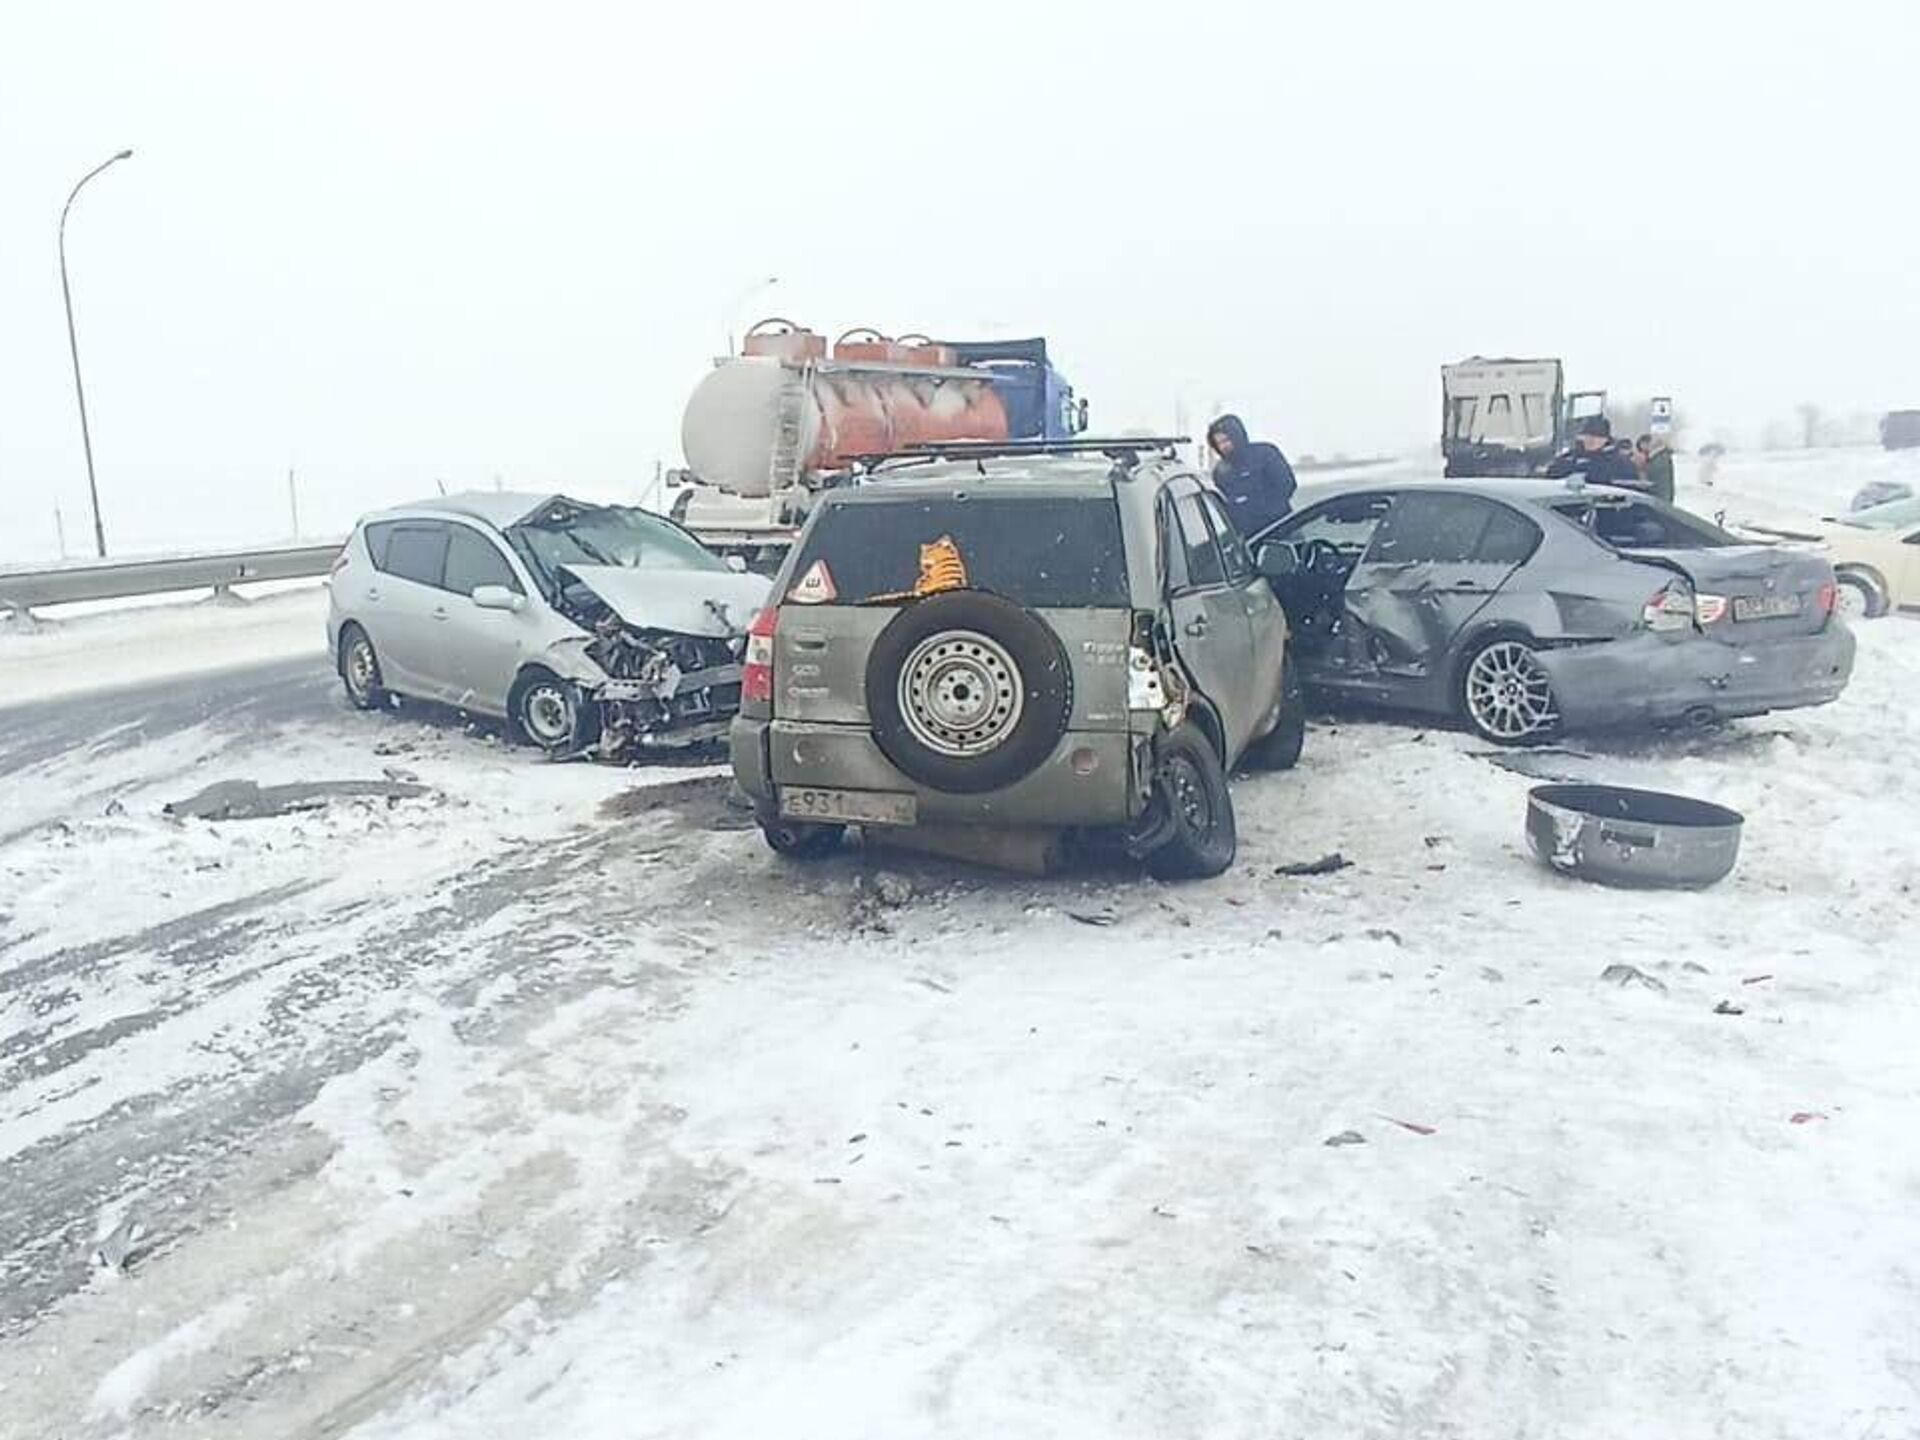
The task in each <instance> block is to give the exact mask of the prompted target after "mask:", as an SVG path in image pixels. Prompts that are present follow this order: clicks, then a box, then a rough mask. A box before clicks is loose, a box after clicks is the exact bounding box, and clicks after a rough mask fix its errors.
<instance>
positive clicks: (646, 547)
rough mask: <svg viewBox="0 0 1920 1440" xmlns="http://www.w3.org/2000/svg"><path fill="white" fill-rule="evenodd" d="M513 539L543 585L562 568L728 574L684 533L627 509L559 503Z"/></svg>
mask: <svg viewBox="0 0 1920 1440" xmlns="http://www.w3.org/2000/svg"><path fill="white" fill-rule="evenodd" d="M507 539H508V540H509V541H511V542H512V544H513V548H514V549H515V550H516V551H518V552H519V554H520V558H521V559H523V560H525V561H526V562H527V564H528V565H529V566H530V567H532V569H533V572H534V573H535V574H536V575H538V576H539V577H540V578H541V581H542V583H544V584H548V585H551V583H552V579H553V573H554V571H555V569H556V568H558V567H559V566H562V565H619V566H624V567H626V568H628V569H634V570H638V569H648V568H654V569H666V570H724V569H726V568H727V567H726V562H724V561H723V560H721V559H720V557H719V556H717V555H715V554H714V553H713V552H712V551H710V550H708V549H707V548H706V547H705V546H704V545H702V544H701V543H700V542H699V541H698V540H696V539H694V538H693V537H692V536H691V535H689V534H687V533H686V532H685V531H684V530H681V529H679V528H678V527H676V526H673V525H670V524H668V523H667V522H666V521H664V520H662V519H660V518H659V517H658V516H656V515H649V514H648V513H647V512H646V511H644V510H635V509H632V508H631V507H628V506H625V505H579V504H575V503H574V502H573V501H571V500H557V501H555V502H554V503H553V504H551V505H549V506H547V507H546V508H545V509H544V510H542V511H541V512H540V513H539V514H537V515H535V516H532V517H530V518H529V519H526V520H522V521H521V522H520V523H519V524H518V525H515V526H513V527H512V528H511V529H510V530H508V531H507Z"/></svg>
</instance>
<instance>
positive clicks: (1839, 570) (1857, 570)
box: [1833, 560, 1893, 619]
mask: <svg viewBox="0 0 1920 1440" xmlns="http://www.w3.org/2000/svg"><path fill="white" fill-rule="evenodd" d="M1849 577H1851V578H1853V579H1856V580H1864V581H1865V582H1866V583H1867V584H1868V585H1869V586H1870V587H1871V588H1872V589H1873V591H1874V593H1875V594H1876V596H1877V597H1878V605H1879V608H1878V609H1874V610H1869V611H1868V612H1867V615H1868V618H1869V619H1874V618H1877V617H1879V616H1881V615H1884V614H1886V613H1887V611H1888V609H1890V608H1891V606H1892V602H1893V595H1892V592H1891V591H1890V590H1889V589H1888V588H1887V577H1886V576H1885V575H1883V574H1881V573H1880V570H1879V567H1878V566H1875V565H1871V564H1869V563H1867V562H1866V561H1864V560H1843V561H1841V562H1840V563H1839V564H1838V565H1835V566H1834V567H1833V578H1834V580H1835V582H1836V583H1837V582H1838V581H1841V580H1844V579H1847V578H1849Z"/></svg>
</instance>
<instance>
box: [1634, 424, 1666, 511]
mask: <svg viewBox="0 0 1920 1440" xmlns="http://www.w3.org/2000/svg"><path fill="white" fill-rule="evenodd" d="M1638 448H1639V450H1640V453H1641V455H1643V456H1644V457H1645V458H1644V459H1643V460H1642V461H1641V462H1640V467H1639V468H1640V483H1641V485H1642V486H1643V487H1644V488H1645V489H1646V492H1647V493H1648V494H1649V495H1651V496H1653V498H1654V499H1656V500H1662V501H1665V502H1666V503H1667V504H1669V505H1671V504H1673V451H1672V450H1671V449H1669V448H1668V446H1667V439H1666V436H1664V435H1642V436H1641V437H1640V441H1639V447H1638Z"/></svg>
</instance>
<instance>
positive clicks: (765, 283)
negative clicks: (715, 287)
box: [727, 275, 780, 355]
mask: <svg viewBox="0 0 1920 1440" xmlns="http://www.w3.org/2000/svg"><path fill="white" fill-rule="evenodd" d="M779 283H780V277H779V276H778V275H769V276H767V278H766V279H764V280H756V281H754V282H753V284H751V285H749V286H747V288H746V289H744V290H742V291H741V292H740V293H739V294H738V295H736V296H735V297H734V299H733V304H732V305H730V306H729V307H728V308H727V354H729V355H731V354H733V332H734V329H735V328H736V327H737V326H738V325H739V323H740V307H741V306H742V305H744V304H746V303H747V301H749V300H751V299H752V298H753V297H754V296H756V295H758V294H759V293H760V292H761V291H762V290H769V289H771V288H772V287H774V286H775V285H778V284H779Z"/></svg>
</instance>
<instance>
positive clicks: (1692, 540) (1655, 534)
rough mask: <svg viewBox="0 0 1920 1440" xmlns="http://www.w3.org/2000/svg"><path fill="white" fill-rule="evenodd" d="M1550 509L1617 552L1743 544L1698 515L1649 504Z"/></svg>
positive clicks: (1604, 501) (1591, 502)
mask: <svg viewBox="0 0 1920 1440" xmlns="http://www.w3.org/2000/svg"><path fill="white" fill-rule="evenodd" d="M1553 508H1554V509H1555V510H1556V511H1558V512H1559V513H1560V514H1562V515H1564V516H1566V517H1567V518H1568V519H1569V520H1571V521H1573V523H1574V524H1576V525H1578V526H1579V527H1580V528H1581V529H1583V530H1586V531H1589V532H1590V533H1592V534H1593V535H1595V536H1596V537H1598V538H1599V539H1601V540H1603V541H1605V542H1606V543H1607V544H1609V545H1611V546H1612V547H1613V548H1614V549H1616V550H1712V549H1717V548H1719V547H1720V546H1722V545H1739V544H1741V543H1743V542H1742V541H1741V540H1739V539H1738V538H1737V537H1736V536H1733V535H1729V534H1728V533H1727V532H1726V531H1724V530H1722V529H1721V528H1720V527H1719V526H1718V525H1714V524H1712V523H1710V522H1708V521H1706V520H1702V519H1701V518H1700V517H1699V516H1697V515H1688V514H1686V513H1685V512H1684V511H1680V510H1669V509H1667V508H1666V507H1665V506H1664V505H1655V504H1654V503H1653V502H1651V501H1648V500H1616V499H1613V498H1611V497H1598V496H1596V497H1591V498H1585V499H1580V500H1563V501H1561V502H1559V503H1558V504H1556V505H1554V506H1553Z"/></svg>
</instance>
